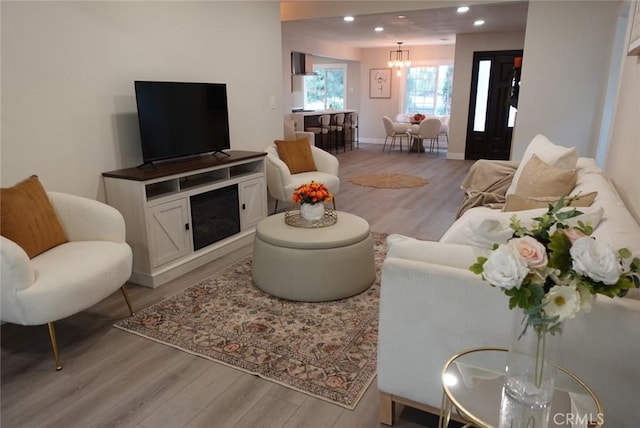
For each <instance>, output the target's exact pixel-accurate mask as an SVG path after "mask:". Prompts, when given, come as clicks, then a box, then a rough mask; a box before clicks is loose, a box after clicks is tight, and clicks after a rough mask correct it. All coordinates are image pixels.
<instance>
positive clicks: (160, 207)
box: [102, 151, 267, 287]
mask: <svg viewBox="0 0 640 428" xmlns="http://www.w3.org/2000/svg"><path fill="white" fill-rule="evenodd" d="M228 153H229V154H230V156H228V157H227V156H225V157H223V156H222V155H219V154H218V155H216V156H208V157H207V156H198V157H197V158H196V159H187V160H184V161H182V162H180V161H171V162H167V163H163V164H159V165H155V166H151V167H149V166H145V167H144V168H129V169H124V170H119V171H111V172H105V173H103V174H102V175H103V177H104V182H105V189H106V194H107V203H108V204H109V205H111V206H113V207H115V208H116V209H118V210H119V211H120V212H121V213H122V215H123V216H124V219H125V224H126V229H127V242H128V243H129V245H130V246H131V248H132V250H133V274H132V277H131V281H132V282H134V283H137V284H140V285H144V286H147V287H157V286H159V285H162V284H164V283H166V282H167V281H170V280H171V279H174V278H176V277H178V276H179V275H182V274H184V273H186V272H188V271H190V270H192V269H195V268H196V267H198V266H201V265H203V264H205V263H208V262H209V261H211V260H215V259H216V258H218V257H221V256H222V255H224V254H226V253H228V252H230V251H233V250H235V249H236V248H239V247H241V246H243V245H246V244H249V243H251V241H252V239H253V234H254V233H255V226H256V224H257V223H258V222H259V221H260V220H262V219H263V218H265V217H266V216H267V196H266V195H267V189H266V178H265V165H264V156H265V155H266V154H265V153H262V152H246V151H229V152H228Z"/></svg>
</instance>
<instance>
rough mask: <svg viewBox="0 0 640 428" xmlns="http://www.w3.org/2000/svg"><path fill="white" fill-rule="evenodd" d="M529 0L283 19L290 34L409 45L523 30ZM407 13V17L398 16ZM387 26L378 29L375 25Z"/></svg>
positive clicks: (344, 41) (354, 44)
mask: <svg viewBox="0 0 640 428" xmlns="http://www.w3.org/2000/svg"><path fill="white" fill-rule="evenodd" d="M527 9H528V2H527V1H522V0H520V1H514V2H502V3H496V4H474V5H471V7H470V10H469V11H468V12H467V13H464V14H458V13H456V7H446V8H437V9H422V10H411V11H406V12H403V11H401V10H399V11H396V12H393V13H377V14H362V15H354V17H355V20H354V21H353V22H345V21H344V20H343V19H342V16H336V17H323V18H313V19H303V20H293V21H286V22H283V23H282V25H283V27H284V28H286V32H287V34H288V35H290V36H292V37H299V38H309V39H314V40H323V41H328V42H335V43H341V44H346V45H348V46H351V47H354V48H372V47H390V46H396V42H403V43H404V45H407V46H417V45H433V44H453V43H455V35H456V34H462V33H480V32H483V33H486V32H504V31H523V30H524V29H525V27H526V22H527ZM399 15H404V16H405V18H399ZM477 19H483V20H484V21H485V24H484V25H483V26H480V27H474V26H473V22H474V21H475V20H477ZM377 26H381V27H384V31H383V32H380V33H377V32H374V31H373V29H374V28H375V27H377Z"/></svg>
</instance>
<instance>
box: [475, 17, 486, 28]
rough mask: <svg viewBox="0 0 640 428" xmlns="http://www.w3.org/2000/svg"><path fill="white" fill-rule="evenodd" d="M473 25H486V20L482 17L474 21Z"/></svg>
mask: <svg viewBox="0 0 640 428" xmlns="http://www.w3.org/2000/svg"><path fill="white" fill-rule="evenodd" d="M473 25H475V26H476V27H479V26H481V25H484V20H482V19H478V20H477V21H475V22H474V23H473Z"/></svg>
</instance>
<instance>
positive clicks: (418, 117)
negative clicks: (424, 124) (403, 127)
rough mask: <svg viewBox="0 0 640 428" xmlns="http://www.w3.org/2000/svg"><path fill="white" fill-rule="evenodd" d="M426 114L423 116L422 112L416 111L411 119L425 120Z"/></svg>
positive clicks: (416, 120)
mask: <svg viewBox="0 0 640 428" xmlns="http://www.w3.org/2000/svg"><path fill="white" fill-rule="evenodd" d="M426 117H427V116H425V115H424V114H420V113H416V114H414V115H413V120H414V122H420V121H422V120H425V119H426Z"/></svg>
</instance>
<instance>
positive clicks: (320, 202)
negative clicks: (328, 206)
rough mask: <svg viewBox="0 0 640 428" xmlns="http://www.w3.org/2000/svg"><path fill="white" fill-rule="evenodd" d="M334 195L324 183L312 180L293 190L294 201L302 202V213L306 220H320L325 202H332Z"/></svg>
mask: <svg viewBox="0 0 640 428" xmlns="http://www.w3.org/2000/svg"><path fill="white" fill-rule="evenodd" d="M332 200H333V195H332V194H331V193H330V192H329V189H328V188H327V186H326V185H324V184H323V183H318V182H317V181H313V180H312V181H311V182H310V183H304V184H301V185H300V186H298V187H297V188H296V190H294V191H293V202H295V203H296V204H300V215H302V217H303V218H304V219H305V220H309V221H314V220H319V219H321V218H322V216H323V215H324V204H325V203H327V202H331V201H332Z"/></svg>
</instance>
